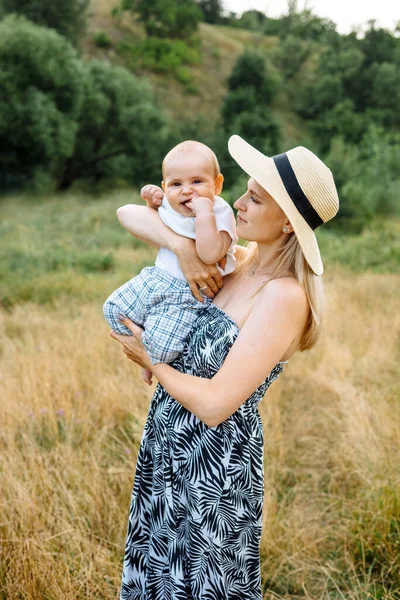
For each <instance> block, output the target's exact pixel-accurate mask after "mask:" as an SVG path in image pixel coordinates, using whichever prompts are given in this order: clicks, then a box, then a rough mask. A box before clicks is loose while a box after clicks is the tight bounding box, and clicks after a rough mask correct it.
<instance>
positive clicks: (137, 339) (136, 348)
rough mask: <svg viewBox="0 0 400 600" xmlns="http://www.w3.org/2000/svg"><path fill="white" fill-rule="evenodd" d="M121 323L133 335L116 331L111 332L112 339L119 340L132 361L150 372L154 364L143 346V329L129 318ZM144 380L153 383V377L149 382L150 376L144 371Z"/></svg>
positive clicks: (122, 318) (125, 318)
mask: <svg viewBox="0 0 400 600" xmlns="http://www.w3.org/2000/svg"><path fill="white" fill-rule="evenodd" d="M120 321H121V323H123V325H125V327H127V328H128V329H129V330H130V331H131V332H132V335H121V334H119V333H116V332H115V331H113V330H111V331H110V337H112V338H113V339H114V340H117V342H119V343H120V344H122V346H123V348H122V351H123V352H124V354H126V356H127V357H128V358H130V360H133V362H135V363H136V364H138V365H139V366H140V367H142V369H144V370H145V371H150V373H151V369H152V366H153V365H152V362H151V360H150V357H149V355H148V354H147V352H146V349H145V347H144V346H143V344H142V333H143V329H141V327H138V325H136V324H135V323H133V322H132V321H131V320H130V319H128V318H127V317H120ZM142 375H143V379H144V380H145V382H146V383H149V384H150V383H151V377H150V380H149V377H148V374H147V373H144V372H143V370H142Z"/></svg>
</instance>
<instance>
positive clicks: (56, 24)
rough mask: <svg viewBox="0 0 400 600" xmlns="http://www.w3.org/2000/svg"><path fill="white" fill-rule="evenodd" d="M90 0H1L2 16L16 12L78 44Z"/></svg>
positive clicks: (83, 29) (84, 25) (0, 12)
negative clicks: (62, 0)
mask: <svg viewBox="0 0 400 600" xmlns="http://www.w3.org/2000/svg"><path fill="white" fill-rule="evenodd" d="M89 2H90V0H68V1H67V2H55V1H54V0H1V2H0V18H1V17H3V16H5V15H7V14H10V13H14V14H17V15H22V16H24V17H26V18H27V19H29V20H30V21H32V22H33V23H36V24H37V25H44V26H45V27H49V28H51V29H55V30H56V31H58V32H59V33H61V35H63V36H65V37H66V38H68V39H69V40H70V41H71V42H72V43H73V44H77V43H78V41H79V39H80V38H81V37H82V35H83V34H84V33H85V30H86V21H87V9H88V6H89Z"/></svg>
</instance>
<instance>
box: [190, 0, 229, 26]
mask: <svg viewBox="0 0 400 600" xmlns="http://www.w3.org/2000/svg"><path fill="white" fill-rule="evenodd" d="M196 2H197V5H198V6H199V8H200V9H201V11H202V13H203V19H204V21H205V22H206V23H221V21H222V20H223V15H222V13H223V6H222V0H196Z"/></svg>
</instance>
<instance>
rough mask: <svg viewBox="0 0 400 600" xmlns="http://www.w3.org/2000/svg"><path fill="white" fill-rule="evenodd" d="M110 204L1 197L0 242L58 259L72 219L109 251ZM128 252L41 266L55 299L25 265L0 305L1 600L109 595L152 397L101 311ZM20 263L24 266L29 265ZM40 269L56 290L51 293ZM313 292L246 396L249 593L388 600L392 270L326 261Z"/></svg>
mask: <svg viewBox="0 0 400 600" xmlns="http://www.w3.org/2000/svg"><path fill="white" fill-rule="evenodd" d="M74 202H75V203H76V204H74ZM119 202H120V198H114V199H111V200H109V201H107V202H105V203H103V204H102V203H101V202H100V203H98V204H94V203H93V204H90V203H86V204H82V203H81V204H79V202H78V200H71V201H70V202H69V203H68V202H66V201H64V204H63V207H64V208H60V205H59V204H56V203H55V202H53V203H52V202H50V201H49V202H48V203H47V204H46V203H44V204H43V205H40V206H37V207H36V208H35V207H33V210H31V211H29V210H26V208H27V204H24V202H23V201H20V202H18V201H16V200H14V199H13V200H12V201H10V202H9V203H6V204H5V205H4V213H3V215H5V219H4V220H3V232H2V238H1V239H2V240H3V249H4V244H5V241H7V240H8V241H7V244H8V247H11V238H12V235H11V233H10V232H12V231H14V233H15V232H17V233H18V236H19V237H18V246H19V247H21V248H23V249H25V250H24V251H25V255H24V256H25V258H26V257H27V256H30V257H31V258H32V257H34V256H35V248H36V249H37V247H38V245H40V246H42V247H43V248H44V250H43V251H42V253H41V254H40V252H39V251H38V252H37V255H36V258H35V260H36V259H37V261H39V263H40V264H41V265H44V264H45V260H47V258H48V255H49V254H51V250H50V249H47V250H46V248H47V246H46V243H47V242H46V239H48V240H50V241H49V244H50V243H51V246H52V248H53V249H54V252H56V250H57V248H58V246H57V244H58V243H59V244H61V241H60V240H62V244H64V246H63V245H62V244H61V245H60V248H62V247H64V248H65V253H66V254H68V252H69V250H68V248H70V246H68V244H69V243H70V244H72V245H75V242H74V239H75V238H73V235H76V236H78V239H79V236H81V239H82V245H81V247H80V248H79V250H80V251H81V252H83V253H84V252H85V251H86V245H85V244H89V241H88V240H89V237H90V236H89V234H87V235H85V236H83V234H82V232H81V230H79V227H84V226H86V227H87V231H88V232H89V231H91V232H92V235H93V236H94V237H93V239H95V238H96V236H97V237H99V236H100V237H102V238H103V239H107V240H108V241H107V244H108V245H109V248H108V249H104V248H103V249H100V250H98V251H99V252H101V253H103V254H104V253H105V252H111V249H112V246H113V242H112V240H113V239H114V238H113V236H111V234H110V235H109V236H108V238H107V236H106V233H107V231H108V230H107V229H105V226H104V225H102V224H101V223H103V221H102V215H104V214H106V213H108V214H109V215H112V216H110V219H112V218H113V213H111V208H114V206H113V204H115V203H119ZM78 206H81V209H82V211H81V214H80V215H79V217H76V222H75V226H74V228H71V230H70V226H69V225H68V235H67V233H66V231H64V233H62V231H61V229H60V227H61V225H60V223H61V222H63V223H65V222H67V223H68V215H71V214H72V213H73V212H76V211H75V209H76V208H77V207H78ZM23 207H25V210H20V209H21V208H23ZM58 211H63V214H62V217H63V218H62V219H61V217H60V221H59V222H58V221H57V220H56V219H55V216H54V215H55V214H57V213H58ZM92 213H93V214H94V213H96V215H97V216H96V219H95V218H93V219H92V218H91V215H92ZM34 214H36V216H37V219H38V220H37V221H35V220H34V216H33V215H34ZM39 217H40V219H39ZM46 218H47V221H46ZM71 219H72V217H71ZM39 221H40V223H41V226H42V228H43V229H41V230H40V229H39V228H38V227H39V226H38V223H39ZM29 223H31V225H29ZM71 223H72V221H71ZM85 223H86V225H85ZM99 223H100V225H99ZM102 227H103V228H102ZM21 228H22V229H21ZM24 228H25V229H24ZM57 228H58V229H57ZM72 229H74V233H72ZM26 230H28V231H26ZM116 231H117V230H116ZM7 232H8V233H7ZM50 232H51V234H50ZM24 235H25V236H27V237H25V238H24V237H23V236H24ZM36 235H37V237H35V236H36ZM117 235H118V236H120V237H121V238H122V239H125V238H124V236H125V235H127V234H124V233H120V232H119V231H118V234H117ZM7 236H9V237H7ZM21 236H22V237H21ZM128 237H129V236H128ZM84 239H85V244H84V243H83V240H84ZM96 239H97V238H96ZM56 240H57V242H56ZM68 240H70V241H68ZM71 240H72V241H71ZM129 243H130V242H129ZM49 248H50V246H49ZM57 252H58V250H57ZM93 252H94V251H93ZM128 254H129V256H130V258H131V259H135V258H136V260H137V263H138V264H141V263H142V261H143V256H144V249H143V247H142V246H138V247H131V246H130V247H129V248H125V249H124V247H123V246H122V247H116V248H115V249H114V254H113V256H114V260H115V262H114V266H113V268H112V269H111V271H109V272H108V271H105V272H104V274H103V272H98V273H95V274H93V273H87V274H86V275H85V272H84V271H82V272H79V269H80V268H81V265H80V264H78V266H75V267H68V268H69V269H70V270H69V271H68V273H69V277H70V278H71V280H73V279H74V278H76V281H77V282H78V283H77V284H76V285H75V287H74V286H72V287H71V288H68V289H67V288H66V287H65V279H63V278H65V270H66V268H67V267H64V266H63V265H62V266H61V269H59V270H57V269H56V268H54V269H53V271H51V273H50V271H49V273H50V275H51V277H52V278H53V279H51V282H52V285H53V286H55V289H58V292H57V294H56V296H55V297H51V298H50V296H49V294H47V295H45V296H44V297H43V298H42V297H41V296H40V295H39V296H37V295H36V296H35V294H34V290H33V288H34V281H37V282H38V285H45V283H46V281H49V280H48V279H46V278H45V276H44V275H43V278H42V279H40V276H39V275H38V276H37V277H36V278H35V280H34V281H33V283H32V282H31V284H30V285H31V288H32V290H33V291H32V298H35V301H29V300H24V301H23V300H21V297H20V298H19V299H18V298H17V299H16V300H15V302H14V303H11V302H10V304H9V305H8V304H7V303H6V302H5V303H3V306H4V309H0V397H1V401H2V402H1V410H2V419H1V428H0V488H1V500H0V599H1V600H6V599H7V600H84V599H85V600H89V599H90V600H94V599H95V600H117V598H118V589H119V582H120V575H121V568H122V558H123V551H124V543H125V533H126V527H127V513H128V506H129V501H130V493H131V488H132V484H133V478H134V473H135V464H136V458H137V452H138V447H139V444H140V438H141V434H142V429H143V425H144V422H145V419H146V415H147V410H148V406H149V402H150V397H151V390H149V389H148V388H147V387H146V386H145V385H144V384H143V383H142V381H141V379H140V376H139V372H138V369H137V368H136V366H135V365H134V364H133V363H132V362H130V361H128V360H127V359H126V358H125V356H124V355H123V353H122V351H121V350H120V346H119V345H118V344H117V343H116V342H115V341H113V340H111V339H110V338H109V337H108V329H107V326H106V324H105V323H104V322H103V317H102V312H101V305H102V300H103V299H104V293H105V291H106V289H107V290H108V291H111V289H113V287H115V284H116V283H117V280H118V281H121V282H122V281H124V280H125V279H126V266H124V265H125V264H126V261H127V260H128V259H127V256H128ZM56 255H57V256H58V254H57V253H56ZM10 256H13V257H14V258H13V260H14V261H15V262H14V263H13V266H12V269H11V267H10V271H9V273H8V279H9V281H8V289H9V290H12V288H13V284H14V283H15V286H16V287H17V288H18V289H22V288H20V287H18V286H20V283H19V279H18V277H20V275H19V274H18V273H19V271H18V265H19V263H18V261H17V258H16V256H17V255H16V251H15V248H14V249H13V250H12V251H11V250H10ZM90 256H92V255H90ZM147 256H148V260H149V261H150V260H151V257H152V255H151V253H150V254H148V255H147ZM46 257H47V258H46ZM91 260H92V261H93V264H95V265H96V264H97V263H96V262H95V261H94V259H93V256H92V259H91ZM40 261H42V262H40ZM35 264H36V262H35V261H33V258H32V262H31V263H29V265H30V266H29V269H34V265H35ZM85 264H86V263H85ZM93 264H91V266H92V267H93ZM46 265H47V267H46V268H49V269H50V267H51V268H53V267H54V265H53V266H51V265H50V267H49V266H48V264H47V263H46ZM39 266H40V265H39ZM89 266H90V265H89ZM0 267H1V263H0ZM100 267H101V264H100ZM43 268H44V267H43ZM74 268H75V271H74V270H73V269H74ZM85 268H86V267H85ZM93 268H94V267H93ZM101 268H102V267H101ZM82 269H83V267H82ZM0 270H1V274H2V275H4V273H5V270H4V268H3V267H1V269H0ZM50 275H49V274H48V275H46V277H47V278H48V277H50ZM24 276H25V278H28V277H29V273H28V269H27V270H26V271H25V273H24ZM57 277H58V278H59V281H60V282H62V286H64V287H62V286H61V284H60V287H59V288H57V287H56V284H57ZM104 277H105V278H106V281H107V284H105V283H104V281H105V280H104V279H102V278H104ZM79 282H80V284H79ZM85 282H86V283H85ZM85 285H86V287H85ZM89 286H91V287H92V290H91V291H89V290H88V288H89ZM31 288H30V289H31ZM80 288H82V289H83V292H82V289H80ZM326 288H327V297H328V307H327V316H326V327H325V332H324V335H323V338H322V339H321V341H320V343H319V344H318V346H317V347H316V348H315V349H313V350H312V351H311V352H308V353H304V354H298V355H296V356H295V357H293V358H292V359H291V361H290V362H289V364H288V365H287V367H286V369H285V372H284V374H283V375H282V376H281V377H280V379H279V380H278V381H277V382H275V383H274V384H273V385H272V387H271V388H270V390H269V391H268V393H267V395H266V396H265V398H264V400H263V402H262V404H261V406H260V413H261V415H262V418H263V423H264V430H265V504H264V528H263V537H262V548H261V559H262V577H263V585H264V598H265V600H272V599H276V598H280V599H285V600H294V599H297V598H304V599H307V600H308V599H310V600H325V599H326V600H328V599H334V600H339V599H346V600H369V599H371V600H372V599H376V600H378V599H379V600H389V599H390V600H395V599H396V598H400V535H399V533H400V532H399V529H400V403H399V387H400V386H399V379H398V375H399V367H398V365H399V360H400V355H399V354H400V353H399V347H398V339H399V329H400V327H399V325H400V317H399V314H398V290H399V276H398V275H396V274H393V273H392V274H385V273H358V274H356V273H352V272H351V271H350V270H348V269H345V268H344V267H339V266H335V265H334V264H332V265H331V266H330V267H329V268H328V269H327V274H326ZM63 290H64V291H63ZM66 291H67V292H68V294H67V293H64V292H66ZM25 292H26V290H25ZM80 293H81V295H80ZM10 294H11V292H10V293H9V294H8V297H9V298H11V296H10ZM21 294H22V292H21ZM92 294H94V296H92Z"/></svg>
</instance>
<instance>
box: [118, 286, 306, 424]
mask: <svg viewBox="0 0 400 600" xmlns="http://www.w3.org/2000/svg"><path fill="white" fill-rule="evenodd" d="M308 313H309V306H308V301H307V298H306V296H305V293H304V290H303V289H302V287H301V286H300V284H299V283H298V282H296V281H294V280H293V278H285V279H280V280H274V281H271V282H270V283H268V284H267V285H266V286H265V288H264V290H263V292H262V293H260V295H259V299H258V300H257V302H256V304H255V306H254V308H253V310H252V312H251V313H250V316H249V317H248V318H247V320H246V322H245V324H244V325H243V327H242V329H241V331H240V333H239V335H238V337H237V339H236V341H235V342H234V344H233V345H232V348H231V350H230V351H229V353H228V355H227V357H226V360H225V362H224V363H223V365H222V366H221V368H220V369H219V371H218V372H217V373H216V375H215V376H214V377H213V378H212V379H206V378H202V377H195V376H192V375H187V374H185V373H179V372H178V371H176V370H175V369H173V368H172V367H170V366H169V365H167V364H162V363H161V364H157V365H152V364H151V361H150V360H149V358H148V356H147V354H146V353H145V352H143V346H141V343H140V331H141V330H140V328H137V327H136V326H134V327H133V328H132V331H133V332H134V336H133V339H132V337H131V336H118V334H115V335H112V334H111V335H112V337H115V338H116V339H118V341H121V340H120V339H119V338H123V337H129V340H127V342H126V346H125V348H124V352H125V353H126V354H127V356H128V357H129V358H132V359H133V360H135V361H136V362H139V364H141V365H142V366H145V367H146V368H149V369H150V370H151V371H152V372H153V373H154V375H155V376H156V377H157V379H158V380H159V382H160V383H161V385H162V386H163V387H164V388H165V389H166V390H167V392H168V393H169V394H170V395H171V396H172V397H173V398H175V400H177V401H178V402H179V403H180V404H182V405H183V406H184V407H185V408H187V409H188V410H189V411H190V412H192V413H193V414H195V415H196V416H197V417H198V418H199V419H200V420H201V421H203V422H204V423H206V425H208V426H209V427H215V426H216V425H218V424H219V423H221V422H222V421H225V420H226V419H227V418H228V417H229V416H230V415H232V414H233V413H234V412H235V411H236V410H237V409H238V408H239V406H241V405H242V404H243V402H245V400H246V399H247V398H248V397H249V396H250V395H251V394H252V393H253V392H254V390H256V389H257V387H258V386H259V385H260V384H261V383H262V382H263V381H264V379H265V378H266V377H267V376H268V375H269V373H270V372H271V371H272V369H273V368H274V366H275V365H276V364H277V363H278V362H279V361H280V360H281V359H282V357H283V356H285V353H286V352H287V351H288V350H289V348H290V347H291V346H292V344H293V343H294V342H296V340H298V339H299V338H300V336H301V334H302V332H303V330H304V327H305V325H306V322H307V318H308ZM124 324H126V325H127V326H129V324H128V323H127V322H126V321H124ZM117 336H118V337H117ZM121 343H123V342H122V341H121ZM124 345H125V344H124Z"/></svg>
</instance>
